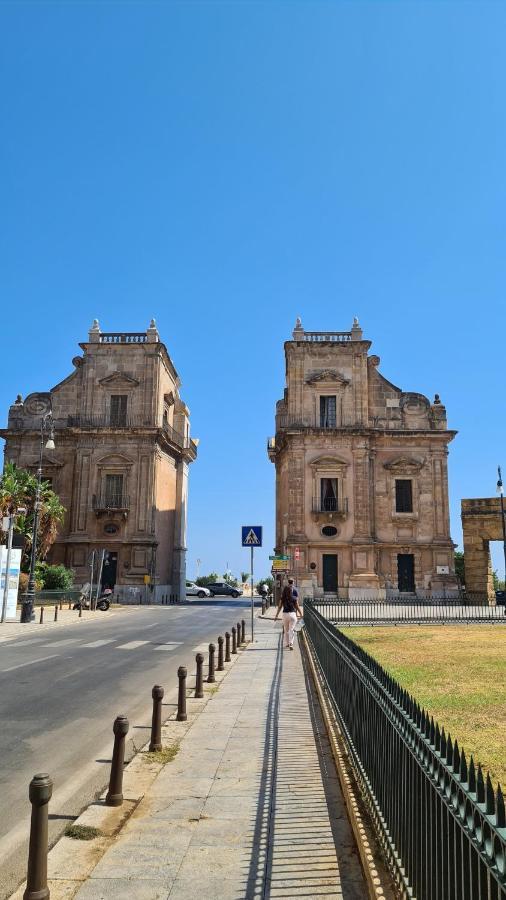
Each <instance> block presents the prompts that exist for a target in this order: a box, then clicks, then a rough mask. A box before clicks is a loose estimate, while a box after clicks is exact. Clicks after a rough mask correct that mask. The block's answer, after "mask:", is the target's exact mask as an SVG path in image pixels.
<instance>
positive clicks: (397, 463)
mask: <svg viewBox="0 0 506 900" xmlns="http://www.w3.org/2000/svg"><path fill="white" fill-rule="evenodd" d="M424 465H425V459H424V458H422V459H417V458H415V457H414V456H398V457H397V458H396V459H390V460H389V461H388V462H386V463H383V468H384V469H387V470H388V471H389V472H393V473H394V474H396V475H401V474H404V475H414V474H416V473H417V472H419V471H420V469H422V468H423V466H424Z"/></svg>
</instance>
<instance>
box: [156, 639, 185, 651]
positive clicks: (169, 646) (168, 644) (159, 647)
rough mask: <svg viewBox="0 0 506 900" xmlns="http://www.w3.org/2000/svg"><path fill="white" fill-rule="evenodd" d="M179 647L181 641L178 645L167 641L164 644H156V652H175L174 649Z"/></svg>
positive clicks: (175, 642)
mask: <svg viewBox="0 0 506 900" xmlns="http://www.w3.org/2000/svg"><path fill="white" fill-rule="evenodd" d="M181 645H182V642H181V641H179V643H178V642H177V641H167V642H166V643H165V644H158V645H157V648H156V649H157V650H175V649H176V647H181Z"/></svg>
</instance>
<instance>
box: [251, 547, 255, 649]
mask: <svg viewBox="0 0 506 900" xmlns="http://www.w3.org/2000/svg"><path fill="white" fill-rule="evenodd" d="M254 610H255V606H254V601H253V544H252V545H251V642H252V643H253V617H254Z"/></svg>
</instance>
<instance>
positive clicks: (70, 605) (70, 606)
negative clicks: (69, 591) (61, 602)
mask: <svg viewBox="0 0 506 900" xmlns="http://www.w3.org/2000/svg"><path fill="white" fill-rule="evenodd" d="M69 609H72V603H71V601H70V600H69Z"/></svg>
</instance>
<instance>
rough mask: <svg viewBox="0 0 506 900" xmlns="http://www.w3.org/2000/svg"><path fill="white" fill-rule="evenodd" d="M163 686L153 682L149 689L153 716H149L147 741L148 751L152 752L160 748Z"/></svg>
mask: <svg viewBox="0 0 506 900" xmlns="http://www.w3.org/2000/svg"><path fill="white" fill-rule="evenodd" d="M163 694H164V691H163V687H162V686H161V685H160V684H155V686H154V687H153V689H152V691H151V696H152V698H153V716H152V718H151V740H150V742H149V752H150V753H154V752H155V751H156V750H161V749H162V699H163Z"/></svg>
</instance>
